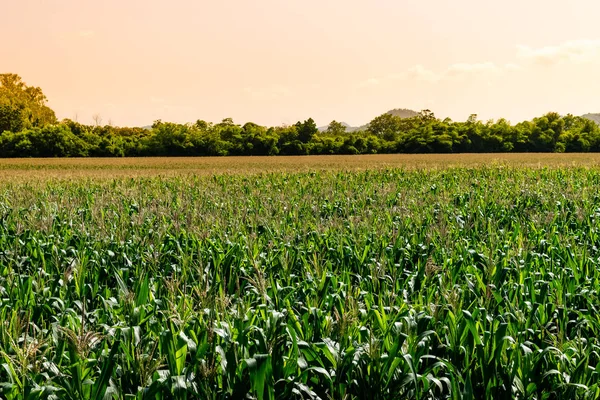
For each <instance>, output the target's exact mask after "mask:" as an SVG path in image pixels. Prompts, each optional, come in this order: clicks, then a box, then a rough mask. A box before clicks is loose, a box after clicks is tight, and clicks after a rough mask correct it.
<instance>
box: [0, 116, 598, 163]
mask: <svg viewBox="0 0 600 400" xmlns="http://www.w3.org/2000/svg"><path fill="white" fill-rule="evenodd" d="M11 112H16V111H14V110H13V111H11ZM4 120H6V121H9V120H10V115H9V113H8V112H7V113H4V114H3V113H2V109H1V108H0V123H2V121H4ZM16 121H19V120H18V118H17V119H16ZM7 124H9V125H10V122H7ZM13 124H17V125H10V126H18V123H17V122H14V123H13ZM589 151H593V152H597V151H600V127H599V126H598V125H597V124H596V123H595V122H593V121H590V120H588V119H586V118H582V117H574V116H572V115H566V116H561V115H559V114H557V113H549V114H546V115H544V116H543V117H540V118H535V119H533V120H532V121H526V122H522V123H519V124H517V125H511V124H509V123H508V122H507V121H505V120H499V121H489V122H487V123H484V122H482V121H478V120H477V119H476V118H475V116H473V117H472V118H470V119H469V120H468V121H466V122H453V121H450V120H448V119H446V120H439V119H437V118H435V116H434V115H433V114H432V113H430V112H429V111H427V110H425V111H423V112H421V113H420V114H419V115H418V116H416V117H412V118H404V119H403V118H400V117H397V116H393V115H389V114H383V115H381V116H379V117H377V118H375V119H374V120H373V121H371V123H370V124H369V125H368V127H367V128H366V130H364V131H355V132H346V131H345V127H344V126H343V125H342V124H340V123H338V122H336V121H333V122H332V123H331V124H330V126H329V129H327V130H326V131H324V132H319V131H318V130H317V127H316V125H315V123H314V121H313V120H312V119H308V120H306V121H303V122H298V123H296V124H295V125H292V126H279V127H271V128H267V127H263V126H260V125H257V124H254V123H246V124H245V125H243V126H240V125H237V124H235V123H233V121H231V119H227V120H224V121H223V122H221V123H219V124H211V123H207V122H205V121H198V122H196V123H195V124H175V123H165V122H161V121H157V122H156V123H154V125H153V126H152V128H151V129H143V128H117V127H112V126H86V125H82V124H79V123H77V122H73V121H69V120H66V121H63V122H62V123H60V124H57V125H46V126H43V127H34V128H30V129H24V130H21V131H18V132H15V133H12V132H10V131H5V132H4V133H2V134H0V156H2V157H87V156H91V157H122V156H127V157H134V156H225V155H277V154H280V155H303V154H373V153H478V152H589Z"/></svg>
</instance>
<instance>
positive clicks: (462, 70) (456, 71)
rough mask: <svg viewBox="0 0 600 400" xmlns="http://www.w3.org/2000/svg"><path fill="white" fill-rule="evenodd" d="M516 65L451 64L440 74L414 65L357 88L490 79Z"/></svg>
mask: <svg viewBox="0 0 600 400" xmlns="http://www.w3.org/2000/svg"><path fill="white" fill-rule="evenodd" d="M518 68H519V66H517V65H516V64H507V65H505V66H502V67H501V66H498V65H496V64H494V63H492V62H483V63H456V64H451V65H449V66H448V67H446V68H445V69H443V70H442V71H440V72H436V71H433V70H431V69H429V68H427V67H425V66H423V65H421V64H416V65H414V66H412V67H410V68H408V69H407V70H405V71H402V72H400V73H394V74H389V75H387V76H384V77H373V78H369V79H367V80H365V81H363V82H360V83H359V84H358V85H357V87H358V88H369V87H371V88H372V87H376V86H378V85H383V84H385V83H388V82H392V81H416V82H422V83H429V84H436V83H439V82H441V81H444V80H451V79H469V78H472V77H478V76H484V77H492V76H497V75H500V74H502V73H503V72H504V71H505V70H516V69H518Z"/></svg>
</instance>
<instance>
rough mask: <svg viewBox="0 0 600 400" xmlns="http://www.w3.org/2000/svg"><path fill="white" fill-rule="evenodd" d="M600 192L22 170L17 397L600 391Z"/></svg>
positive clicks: (13, 277)
mask: <svg viewBox="0 0 600 400" xmlns="http://www.w3.org/2000/svg"><path fill="white" fill-rule="evenodd" d="M156 129H157V130H158V131H160V129H161V128H160V127H157V128H156ZM599 184H600V170H598V169H583V168H560V169H528V168H516V169H515V168H509V167H501V166H498V167H488V168H476V169H465V168H452V169H445V170H438V171H434V170H429V171H418V170H414V171H405V170H400V169H388V170H381V171H364V172H352V173H349V172H314V173H302V174H285V173H279V174H264V175H257V176H241V175H231V176H212V177H194V176H181V177H174V178H168V179H167V178H158V177H156V178H138V179H117V180H104V181H94V180H79V181H74V182H66V181H54V182H46V181H40V182H38V183H35V182H32V181H27V182H22V183H6V182H5V183H3V184H2V186H0V321H2V322H1V323H0V366H1V367H2V368H0V382H4V383H3V384H1V385H0V397H2V398H6V399H39V398H53V399H57V398H61V399H92V398H93V399H102V398H104V399H107V398H118V399H124V398H138V399H142V398H144V399H145V398H148V399H150V398H152V399H169V398H176V399H184V398H187V399H195V398H207V399H227V398H255V399H275V398H276V399H300V398H306V399H311V398H312V399H316V398H321V399H365V398H369V399H394V398H397V399H411V398H414V399H426V398H452V399H458V398H464V399H484V398H486V399H489V398H497V399H503V398H511V397H512V398H522V399H525V398H527V399H551V398H561V399H577V398H589V399H595V398H598V397H600V386H599V382H600V379H599V378H600V377H599V376H598V372H597V368H598V362H599V350H600V313H599V310H598V305H599V304H600V301H599V300H600V299H599V287H600V250H599V249H600V224H599V218H600V196H599V195H598V193H597V187H598V185H599ZM245 396H246V397H245Z"/></svg>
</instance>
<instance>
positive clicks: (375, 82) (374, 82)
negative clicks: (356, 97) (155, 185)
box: [358, 78, 380, 88]
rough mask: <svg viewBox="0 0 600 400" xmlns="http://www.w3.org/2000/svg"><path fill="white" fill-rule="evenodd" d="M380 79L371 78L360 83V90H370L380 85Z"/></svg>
mask: <svg viewBox="0 0 600 400" xmlns="http://www.w3.org/2000/svg"><path fill="white" fill-rule="evenodd" d="M379 82H380V79H378V78H369V79H367V80H366V81H363V82H360V83H359V84H358V87H360V88H368V87H373V86H377V85H379Z"/></svg>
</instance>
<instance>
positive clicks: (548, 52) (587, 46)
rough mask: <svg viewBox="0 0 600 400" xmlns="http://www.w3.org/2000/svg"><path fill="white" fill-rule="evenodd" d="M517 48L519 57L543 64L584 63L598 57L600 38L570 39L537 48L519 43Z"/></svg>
mask: <svg viewBox="0 0 600 400" xmlns="http://www.w3.org/2000/svg"><path fill="white" fill-rule="evenodd" d="M517 50H518V55H519V56H520V57H521V58H524V59H527V60H532V61H534V62H535V63H538V64H543V65H554V64H559V63H585V62H590V61H594V60H599V59H600V39H594V40H591V39H581V40H572V41H568V42H564V43H561V44H559V45H556V46H545V47H539V48H532V47H529V46H524V45H519V46H517Z"/></svg>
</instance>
